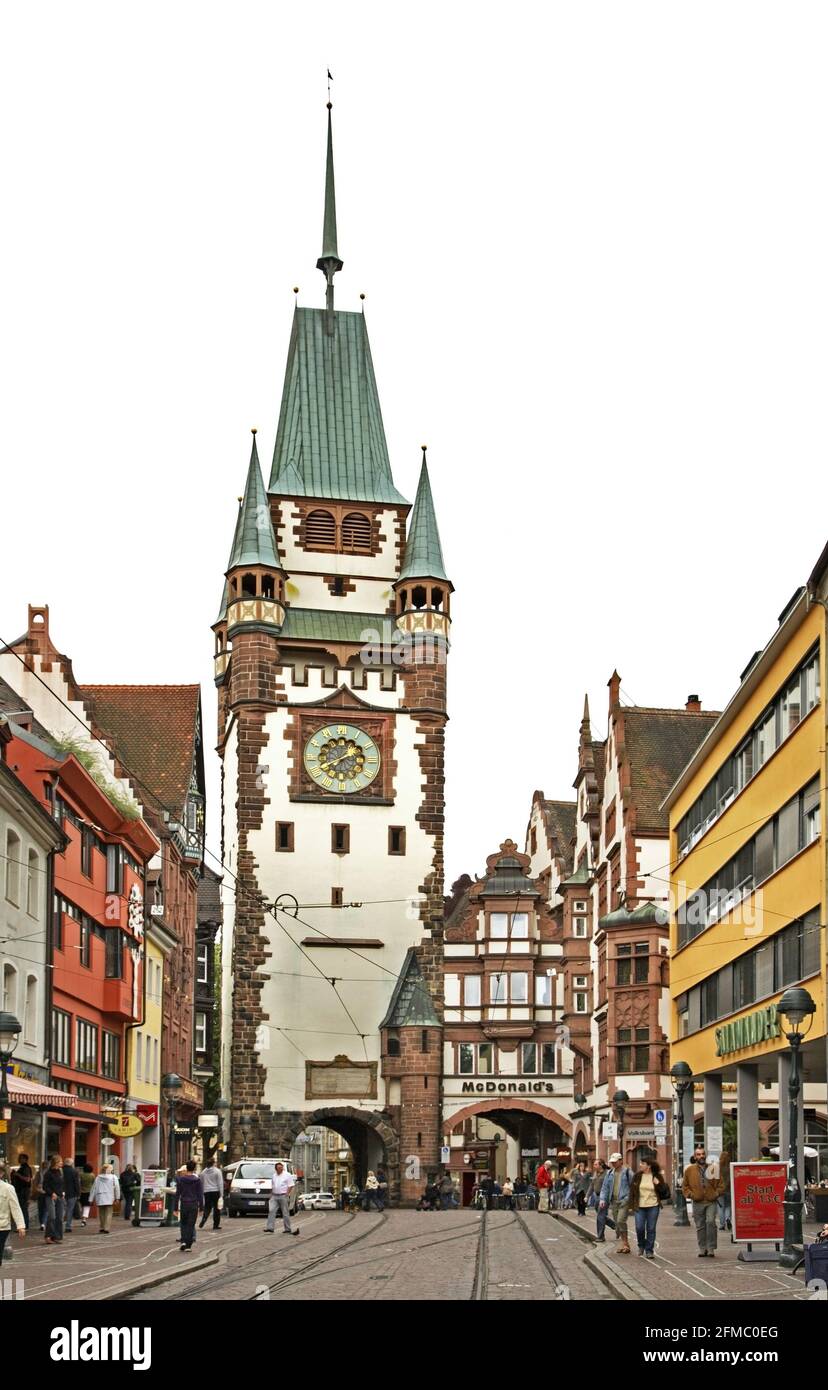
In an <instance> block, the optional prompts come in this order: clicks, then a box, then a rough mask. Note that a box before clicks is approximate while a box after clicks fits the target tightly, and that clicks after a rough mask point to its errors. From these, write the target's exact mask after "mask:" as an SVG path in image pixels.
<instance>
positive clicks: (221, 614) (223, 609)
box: [213, 542, 235, 626]
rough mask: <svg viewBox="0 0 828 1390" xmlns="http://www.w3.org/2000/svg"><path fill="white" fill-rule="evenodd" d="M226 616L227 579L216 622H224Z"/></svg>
mask: <svg viewBox="0 0 828 1390" xmlns="http://www.w3.org/2000/svg"><path fill="white" fill-rule="evenodd" d="M234 544H235V542H234ZM226 617H227V580H226V579H225V581H224V588H223V589H222V591H221V607H220V608H219V615H218V617H217V618H216V622H217V623H223V622H224V619H225V618H226ZM213 626H215V623H214V624H213Z"/></svg>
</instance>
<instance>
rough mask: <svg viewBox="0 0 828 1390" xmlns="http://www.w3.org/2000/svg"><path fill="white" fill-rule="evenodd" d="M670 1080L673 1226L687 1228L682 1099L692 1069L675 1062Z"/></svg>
mask: <svg viewBox="0 0 828 1390" xmlns="http://www.w3.org/2000/svg"><path fill="white" fill-rule="evenodd" d="M670 1080H671V1081H672V1083H673V1090H674V1091H675V1093H676V1105H677V1115H678V1121H677V1126H676V1127H677V1129H678V1134H677V1136H676V1145H675V1151H676V1173H675V1182H674V1184H673V1208H674V1210H675V1213H676V1219H675V1221H674V1222H673V1225H674V1226H689V1225H690V1221H689V1218H688V1216H687V1202H686V1201H685V1198H684V1192H683V1191H682V1188H683V1186H684V1097H685V1095H686V1093H687V1092H688V1091H689V1090H690V1087H691V1086H692V1085H693V1069H692V1067H689V1066H688V1065H687V1063H686V1062H676V1064H675V1066H674V1067H671V1068H670Z"/></svg>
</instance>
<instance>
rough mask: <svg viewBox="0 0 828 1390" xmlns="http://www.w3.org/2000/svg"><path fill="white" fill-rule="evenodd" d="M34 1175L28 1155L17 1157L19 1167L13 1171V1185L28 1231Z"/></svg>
mask: <svg viewBox="0 0 828 1390" xmlns="http://www.w3.org/2000/svg"><path fill="white" fill-rule="evenodd" d="M33 1176H34V1174H33V1173H32V1169H31V1164H30V1163H29V1155H28V1154H18V1155H17V1167H16V1168H12V1171H11V1185H12V1187H13V1188H14V1190H15V1193H16V1194H17V1200H18V1202H19V1203H20V1210H21V1211H22V1213H23V1221H24V1222H25V1226H26V1230H27V1231H28V1229H29V1198H30V1197H31V1195H32V1178H33Z"/></svg>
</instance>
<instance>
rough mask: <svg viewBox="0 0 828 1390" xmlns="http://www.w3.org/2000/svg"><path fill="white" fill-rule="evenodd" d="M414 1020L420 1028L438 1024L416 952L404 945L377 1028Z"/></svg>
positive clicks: (391, 1026) (400, 1024) (402, 1024)
mask: <svg viewBox="0 0 828 1390" xmlns="http://www.w3.org/2000/svg"><path fill="white" fill-rule="evenodd" d="M411 1024H416V1025H417V1026H418V1027H420V1028H428V1027H432V1028H434V1027H439V1025H440V1020H439V1018H438V1017H437V1011H436V1009H435V1008H434V1000H433V999H432V997H431V991H430V990H429V987H428V985H427V984H426V981H425V979H424V978H423V972H422V970H421V969H420V962H419V961H418V959H417V952H416V949H415V948H414V947H413V946H410V947H409V948H408V952H407V953H406V957H405V960H404V961H403V966H402V970H401V971H400V974H399V978H398V980H397V983H396V985H395V986H394V993H393V994H392V995H391V1002H390V1004H389V1005H388V1012H387V1014H386V1015H385V1018H384V1019H383V1020H382V1023H381V1024H380V1028H405V1027H408V1026H410V1025H411Z"/></svg>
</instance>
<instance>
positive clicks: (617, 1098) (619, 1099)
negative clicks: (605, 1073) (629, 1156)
mask: <svg viewBox="0 0 828 1390" xmlns="http://www.w3.org/2000/svg"><path fill="white" fill-rule="evenodd" d="M629 1103H630V1098H629V1096H628V1095H627V1092H626V1091H616V1092H615V1095H614V1096H613V1098H612V1104H613V1108H614V1110H615V1113H616V1114H617V1116H618V1148H619V1150H620V1153H621V1159H622V1161H624V1116H625V1115H626V1113H627V1106H628V1105H629Z"/></svg>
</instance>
